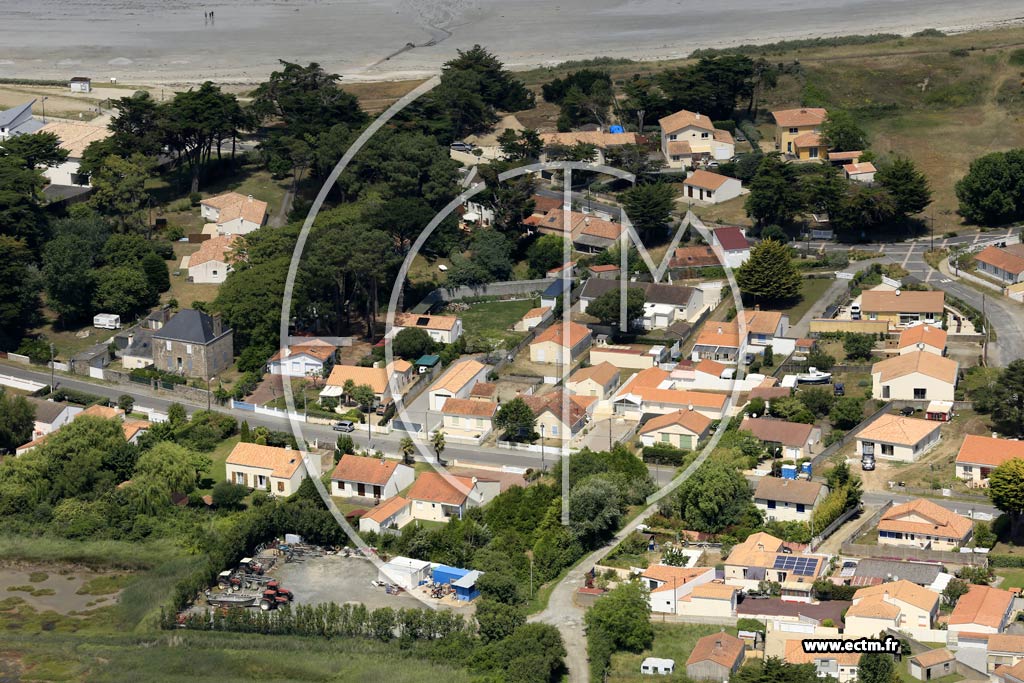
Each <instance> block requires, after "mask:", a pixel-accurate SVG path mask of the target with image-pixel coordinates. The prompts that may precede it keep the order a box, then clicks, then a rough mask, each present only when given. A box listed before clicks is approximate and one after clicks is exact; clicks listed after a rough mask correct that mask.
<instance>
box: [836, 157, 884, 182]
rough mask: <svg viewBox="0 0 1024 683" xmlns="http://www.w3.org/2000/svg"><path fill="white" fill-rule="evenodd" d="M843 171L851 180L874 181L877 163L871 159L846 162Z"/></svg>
mask: <svg viewBox="0 0 1024 683" xmlns="http://www.w3.org/2000/svg"><path fill="white" fill-rule="evenodd" d="M843 173H845V174H846V177H847V178H848V179H849V180H853V181H855V182H858V183H872V182H874V181H875V173H877V169H875V165H874V164H872V163H871V162H870V161H865V162H862V163H854V164H846V165H845V166H843Z"/></svg>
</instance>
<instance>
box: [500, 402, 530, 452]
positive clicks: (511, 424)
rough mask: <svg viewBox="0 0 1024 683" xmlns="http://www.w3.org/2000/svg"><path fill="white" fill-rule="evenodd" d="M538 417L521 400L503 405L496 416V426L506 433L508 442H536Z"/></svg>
mask: <svg viewBox="0 0 1024 683" xmlns="http://www.w3.org/2000/svg"><path fill="white" fill-rule="evenodd" d="M536 425H537V417H536V416H535V415H534V414H533V411H532V410H530V406H528V405H527V404H526V401H524V400H523V399H521V398H518V397H517V398H514V399H512V400H511V401H508V402H506V403H504V404H502V406H501V408H499V409H498V412H497V414H496V415H495V416H494V426H495V427H497V428H498V429H501V430H502V431H504V432H505V434H504V436H505V440H506V441H534V440H535V439H536V438H537V433H536V429H535V427H536Z"/></svg>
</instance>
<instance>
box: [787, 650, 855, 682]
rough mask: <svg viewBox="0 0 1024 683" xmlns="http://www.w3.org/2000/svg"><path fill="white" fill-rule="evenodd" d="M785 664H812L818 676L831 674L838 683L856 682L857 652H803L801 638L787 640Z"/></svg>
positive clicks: (822, 676)
mask: <svg viewBox="0 0 1024 683" xmlns="http://www.w3.org/2000/svg"><path fill="white" fill-rule="evenodd" d="M785 655H786V656H785V659H786V663H787V664H813V665H814V670H815V672H816V673H817V674H818V676H819V677H821V678H824V677H825V676H831V677H832V678H834V679H836V681H838V683H856V681H857V668H858V666H859V665H860V657H861V653H859V652H838V653H836V652H828V653H824V652H804V642H803V639H797V640H787V641H786V651H785Z"/></svg>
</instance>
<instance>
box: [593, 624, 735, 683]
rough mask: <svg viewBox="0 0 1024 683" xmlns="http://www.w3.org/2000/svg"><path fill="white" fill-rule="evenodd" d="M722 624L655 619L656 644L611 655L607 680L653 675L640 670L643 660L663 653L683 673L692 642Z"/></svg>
mask: <svg viewBox="0 0 1024 683" xmlns="http://www.w3.org/2000/svg"><path fill="white" fill-rule="evenodd" d="M721 630H722V627H721V626H713V625H709V624H665V623H658V622H657V621H655V623H654V644H653V645H652V646H651V649H650V650H645V651H643V652H641V653H640V654H633V653H630V652H619V653H616V654H615V655H613V656H612V664H611V668H610V670H609V673H608V678H607V680H609V681H618V682H619V683H625V682H627V681H630V682H633V681H635V682H636V683H640V682H641V681H646V680H650V676H644V675H643V674H641V673H640V662H642V661H643V660H644V658H646V657H664V658H666V659H674V660H676V671H677V673H680V674H685V672H686V658H687V657H689V656H690V653H691V652H692V651H693V646H694V645H695V644H696V643H697V641H698V640H700V639H701V638H702V637H703V636H706V635H710V634H712V633H718V632H719V631H721ZM725 630H726V632H727V633H731V634H732V635H736V629H735V627H729V628H727V629H725ZM681 677H682V676H678V675H677V676H669V677H667V678H666V680H675V679H679V678H681Z"/></svg>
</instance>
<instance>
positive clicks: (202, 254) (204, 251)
mask: <svg viewBox="0 0 1024 683" xmlns="http://www.w3.org/2000/svg"><path fill="white" fill-rule="evenodd" d="M237 240H238V235H216V236H214V237H211V238H210V239H208V240H206V241H205V242H203V243H202V244H200V245H199V249H197V250H196V251H195V252H194V253H192V254H190V255H188V256H183V257H182V258H181V268H182V270H188V279H189V282H194V283H196V284H203V285H219V284H221V283H222V282H224V280H226V279H227V277H228V272H230V271H231V265H232V264H233V263H234V261H235V258H234V255H233V252H234V243H235V242H236V241H237Z"/></svg>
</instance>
